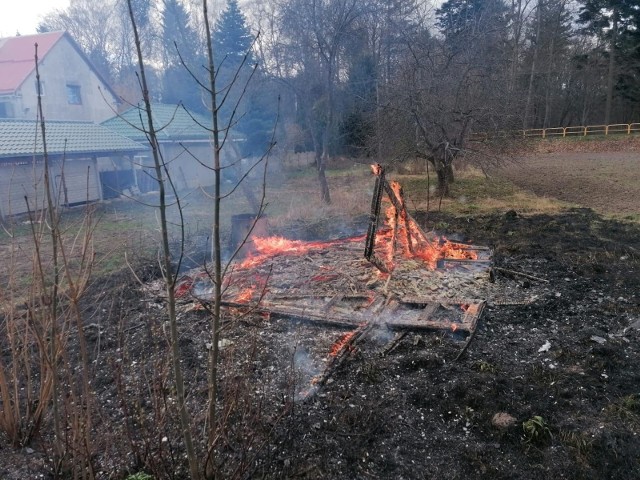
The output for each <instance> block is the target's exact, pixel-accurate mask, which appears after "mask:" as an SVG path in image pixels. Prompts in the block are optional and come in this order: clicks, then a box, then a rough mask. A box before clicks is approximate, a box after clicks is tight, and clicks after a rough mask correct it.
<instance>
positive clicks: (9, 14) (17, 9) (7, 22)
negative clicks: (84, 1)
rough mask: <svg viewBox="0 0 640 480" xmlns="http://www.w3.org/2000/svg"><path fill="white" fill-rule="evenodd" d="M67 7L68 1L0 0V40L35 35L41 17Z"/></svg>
mask: <svg viewBox="0 0 640 480" xmlns="http://www.w3.org/2000/svg"><path fill="white" fill-rule="evenodd" d="M68 6H69V0H0V38H1V37H13V36H14V35H15V34H16V32H20V34H21V35H29V34H32V33H36V26H37V25H38V23H39V22H40V19H41V17H43V16H44V15H46V14H47V13H49V12H50V11H51V10H54V9H61V8H67V7H68Z"/></svg>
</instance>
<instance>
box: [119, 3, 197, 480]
mask: <svg viewBox="0 0 640 480" xmlns="http://www.w3.org/2000/svg"><path fill="white" fill-rule="evenodd" d="M127 5H128V7H129V18H130V20H131V26H132V30H133V35H134V40H135V45H136V51H137V54H138V67H139V69H140V82H141V86H142V99H143V100H144V105H145V109H146V113H147V122H148V125H149V131H148V132H146V133H147V135H148V138H149V144H150V146H151V152H152V154H153V160H154V168H155V174H156V178H157V179H158V190H159V197H160V200H159V208H158V210H159V212H160V234H161V242H162V259H161V261H162V264H163V269H164V275H165V279H164V280H165V287H166V290H167V315H168V319H169V330H170V335H171V355H172V359H171V360H172V366H173V375H174V380H175V387H176V399H177V402H178V416H179V419H180V428H181V430H182V438H183V440H184V443H185V449H186V452H187V459H188V462H189V470H190V474H191V478H192V479H195V480H197V479H199V478H200V471H199V468H198V462H197V457H196V453H195V449H194V446H193V439H192V436H191V416H190V415H189V412H188V411H187V405H186V395H185V388H184V377H183V373H182V364H181V355H180V347H179V345H178V339H179V335H178V319H177V312H176V297H175V288H174V286H175V275H174V274H173V266H172V265H171V250H170V247H169V230H168V224H169V223H168V220H167V202H166V192H165V184H164V175H163V164H162V160H161V158H160V152H159V144H158V138H157V136H156V131H155V128H154V125H153V115H152V112H151V99H150V96H149V89H148V86H147V78H146V74H145V69H144V61H143V60H144V59H143V56H142V47H141V44H140V37H139V35H138V29H137V27H136V22H135V17H134V14H133V8H132V6H131V0H127Z"/></svg>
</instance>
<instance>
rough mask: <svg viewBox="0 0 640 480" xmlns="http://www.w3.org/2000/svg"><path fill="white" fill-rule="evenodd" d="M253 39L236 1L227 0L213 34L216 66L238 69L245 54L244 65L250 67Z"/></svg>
mask: <svg viewBox="0 0 640 480" xmlns="http://www.w3.org/2000/svg"><path fill="white" fill-rule="evenodd" d="M253 39H254V37H253V35H252V34H251V31H250V30H249V27H248V26H247V21H246V18H245V16H244V14H243V13H242V11H241V10H240V7H239V6H238V2H237V0H229V2H228V3H227V8H226V9H225V10H224V11H223V12H222V15H221V16H220V18H219V19H218V21H217V22H216V26H215V30H214V32H213V49H214V55H215V57H216V63H217V65H219V66H220V65H222V68H228V69H232V68H238V66H239V65H240V64H241V63H242V60H243V58H244V56H245V55H246V54H247V53H248V54H249V57H248V58H247V60H248V61H247V62H246V63H247V64H249V65H251V63H253V62H252V59H253V57H252V55H251V45H252V43H253Z"/></svg>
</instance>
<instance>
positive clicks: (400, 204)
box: [364, 163, 431, 273]
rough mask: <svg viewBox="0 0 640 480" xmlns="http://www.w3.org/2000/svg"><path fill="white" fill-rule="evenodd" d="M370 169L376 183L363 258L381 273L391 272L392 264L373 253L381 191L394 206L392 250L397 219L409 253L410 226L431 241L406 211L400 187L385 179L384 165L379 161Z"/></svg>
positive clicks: (411, 245)
mask: <svg viewBox="0 0 640 480" xmlns="http://www.w3.org/2000/svg"><path fill="white" fill-rule="evenodd" d="M371 169H372V171H373V174H374V175H375V177H376V183H375V185H374V188H373V196H372V198H371V213H370V215H369V228H368V229H367V238H366V240H365V246H364V258H366V259H367V260H368V261H369V262H371V264H373V266H375V267H376V268H377V269H378V270H380V271H381V272H382V273H391V270H392V269H393V266H388V265H386V264H385V263H384V261H383V260H381V259H380V258H379V257H378V256H377V255H376V254H375V245H376V235H377V232H378V224H379V223H380V207H381V206H382V195H383V193H386V194H387V197H389V201H391V204H392V205H393V208H394V217H395V224H394V227H393V237H392V242H391V249H392V252H393V253H395V244H396V237H397V232H398V220H400V221H401V222H402V223H403V224H404V231H405V235H406V244H407V248H408V249H409V252H410V253H413V242H412V239H411V229H412V227H413V229H414V230H415V231H417V232H418V233H419V234H420V237H421V240H423V241H424V242H425V243H427V244H430V243H431V242H429V239H428V238H427V235H426V234H425V233H424V231H423V230H422V228H420V226H419V225H418V223H417V222H416V221H415V220H414V219H413V217H411V215H410V214H409V212H408V211H407V206H406V203H405V201H404V192H403V190H402V187H401V186H399V185H398V188H397V191H395V190H394V189H393V187H392V186H391V184H390V183H389V182H388V181H387V179H386V173H385V169H384V167H383V166H382V165H380V164H379V163H376V164H375V165H372V166H371Z"/></svg>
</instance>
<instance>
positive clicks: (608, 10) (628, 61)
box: [578, 0, 640, 124]
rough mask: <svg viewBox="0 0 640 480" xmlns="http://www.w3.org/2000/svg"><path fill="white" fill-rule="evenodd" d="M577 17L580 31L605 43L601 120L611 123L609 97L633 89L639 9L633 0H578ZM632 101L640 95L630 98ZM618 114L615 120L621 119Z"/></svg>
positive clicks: (638, 54) (639, 19)
mask: <svg viewBox="0 0 640 480" xmlns="http://www.w3.org/2000/svg"><path fill="white" fill-rule="evenodd" d="M582 3H583V5H582V8H581V10H580V15H579V17H578V21H579V22H580V23H582V24H583V25H584V26H585V27H584V32H585V33H586V34H589V35H597V36H598V37H599V38H600V39H601V40H603V41H604V42H606V43H607V44H608V50H607V52H606V55H607V57H608V63H609V66H608V74H607V87H606V105H605V112H604V122H605V123H606V124H609V123H611V121H613V119H612V115H613V113H612V111H613V101H614V98H615V96H616V93H618V92H626V96H627V97H629V96H630V95H629V94H630V92H634V91H635V92H637V87H636V86H635V84H637V78H636V76H637V74H638V73H639V72H638V69H637V66H636V64H637V61H638V60H639V59H640V52H639V51H638V40H639V38H638V35H639V34H638V29H639V28H640V9H639V8H638V1H637V0H582ZM634 100H635V101H636V102H638V101H640V98H638V97H636V98H634ZM622 120H624V119H623V118H621V117H620V115H618V118H616V121H622Z"/></svg>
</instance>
